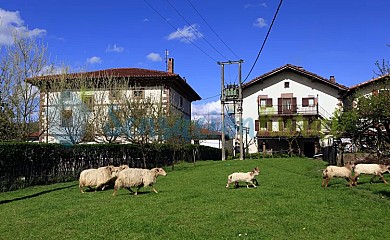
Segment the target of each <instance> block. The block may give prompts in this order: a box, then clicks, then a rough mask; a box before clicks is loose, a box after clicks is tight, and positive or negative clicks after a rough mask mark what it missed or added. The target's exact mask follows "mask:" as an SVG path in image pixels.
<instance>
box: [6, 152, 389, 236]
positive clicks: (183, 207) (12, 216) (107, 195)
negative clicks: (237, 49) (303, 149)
mask: <svg viewBox="0 0 390 240" xmlns="http://www.w3.org/2000/svg"><path fill="white" fill-rule="evenodd" d="M255 166H259V167H260V169H261V172H260V175H259V176H258V177H257V179H258V182H259V184H260V185H259V187H258V188H250V189H247V188H246V187H244V186H245V184H244V183H242V184H241V186H242V187H240V188H234V187H233V184H232V185H231V187H230V188H229V189H226V188H225V185H226V182H227V176H228V175H229V174H230V173H232V172H235V171H245V172H247V171H250V170H251V169H252V168H253V167H255ZM325 166H326V163H324V162H322V161H319V160H312V159H303V158H288V159H261V160H244V161H240V160H229V161H224V162H222V161H218V162H217V161H205V162H198V163H196V165H195V166H194V165H193V164H189V163H181V164H178V165H176V166H175V169H174V171H172V170H171V169H170V168H166V171H167V173H168V175H167V176H165V177H163V176H160V177H159V178H158V180H157V184H156V185H155V188H156V189H157V190H158V191H159V193H158V194H156V193H154V192H152V191H151V189H150V188H143V189H141V192H140V194H139V195H138V196H133V195H130V194H129V192H128V191H127V190H125V189H121V190H120V191H118V193H117V196H115V197H113V196H112V193H113V190H112V189H109V190H105V191H100V192H86V193H84V194H81V193H80V192H79V189H78V182H69V183H62V184H54V185H49V186H39V187H32V188H28V189H23V190H18V191H14V192H6V193H0V216H1V217H0V239H386V238H387V237H388V235H389V229H390V185H385V184H383V183H381V182H380V181H379V179H378V180H377V181H376V182H375V183H373V184H370V178H371V177H369V176H365V177H361V178H360V184H359V185H358V186H357V187H353V188H349V187H347V181H346V180H344V179H332V180H331V181H330V183H329V187H328V188H327V189H324V188H322V187H321V180H322V177H321V172H320V171H319V170H320V169H323V168H325ZM385 177H386V179H388V180H390V179H389V175H388V174H386V175H385Z"/></svg>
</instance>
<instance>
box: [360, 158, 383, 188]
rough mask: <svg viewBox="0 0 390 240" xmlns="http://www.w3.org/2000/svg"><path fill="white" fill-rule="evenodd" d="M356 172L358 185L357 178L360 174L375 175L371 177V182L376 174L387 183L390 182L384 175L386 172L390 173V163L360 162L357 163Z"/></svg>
mask: <svg viewBox="0 0 390 240" xmlns="http://www.w3.org/2000/svg"><path fill="white" fill-rule="evenodd" d="M354 172H355V177H354V185H355V186H356V185H357V180H358V177H359V175H360V174H370V175H374V176H373V177H372V178H371V181H370V182H372V181H373V180H374V178H375V177H376V176H379V177H381V179H382V181H383V182H384V183H385V184H388V182H387V181H386V179H385V178H384V177H383V175H382V174H383V173H385V172H389V173H390V165H384V164H375V163H367V164H363V163H360V164H356V166H355V169H354Z"/></svg>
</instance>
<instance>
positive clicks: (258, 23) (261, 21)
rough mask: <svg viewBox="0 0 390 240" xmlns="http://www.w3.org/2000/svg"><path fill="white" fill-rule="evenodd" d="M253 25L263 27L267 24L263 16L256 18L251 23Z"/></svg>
mask: <svg viewBox="0 0 390 240" xmlns="http://www.w3.org/2000/svg"><path fill="white" fill-rule="evenodd" d="M253 26H255V27H258V28H263V27H266V26H267V23H266V22H265V19H264V18H258V19H256V22H255V23H254V24H253Z"/></svg>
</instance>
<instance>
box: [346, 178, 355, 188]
mask: <svg viewBox="0 0 390 240" xmlns="http://www.w3.org/2000/svg"><path fill="white" fill-rule="evenodd" d="M345 180H347V181H348V185H349V187H352V183H353V181H352V179H351V177H347V178H345Z"/></svg>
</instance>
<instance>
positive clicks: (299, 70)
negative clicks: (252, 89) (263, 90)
mask: <svg viewBox="0 0 390 240" xmlns="http://www.w3.org/2000/svg"><path fill="white" fill-rule="evenodd" d="M285 70H290V71H294V72H296V73H298V74H301V75H304V76H306V77H308V78H312V79H316V80H318V81H320V82H323V83H325V84H329V85H331V86H334V87H336V88H339V89H342V90H347V89H348V87H346V86H344V85H342V84H339V83H335V82H332V81H330V80H329V79H326V78H324V77H321V76H319V75H317V74H315V73H312V72H309V71H307V70H305V69H303V68H302V67H298V66H295V65H292V64H286V65H284V66H282V67H279V68H276V69H274V70H272V71H270V72H267V73H265V74H263V75H261V76H259V77H256V78H254V79H252V80H251V81H249V82H247V83H245V84H244V85H243V88H246V87H248V86H250V85H252V84H254V83H256V82H259V81H262V80H264V79H266V78H268V77H270V76H272V75H274V74H276V73H279V72H282V71H285Z"/></svg>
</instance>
